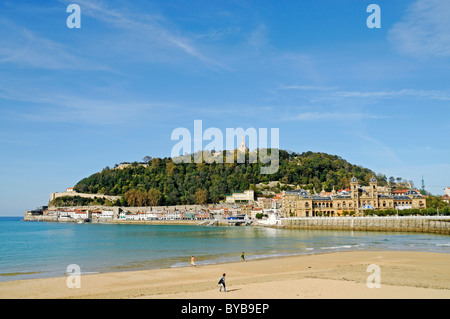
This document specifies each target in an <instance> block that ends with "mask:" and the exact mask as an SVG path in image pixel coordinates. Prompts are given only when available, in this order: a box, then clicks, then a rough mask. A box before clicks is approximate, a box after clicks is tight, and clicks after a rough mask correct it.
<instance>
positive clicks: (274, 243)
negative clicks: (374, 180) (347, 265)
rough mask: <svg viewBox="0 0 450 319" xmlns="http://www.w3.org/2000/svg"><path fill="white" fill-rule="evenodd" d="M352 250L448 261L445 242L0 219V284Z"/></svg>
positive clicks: (389, 235)
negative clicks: (74, 268)
mask: <svg viewBox="0 0 450 319" xmlns="http://www.w3.org/2000/svg"><path fill="white" fill-rule="evenodd" d="M355 250H369V251H370V250H372V251H373V250H406V251H423V252H439V253H450V236H448V235H438V234H422V233H394V232H361V231H325V230H324V231H321V230H297V229H275V228H267V227H255V226H249V227H245V226H240V227H236V226H229V227H217V226H213V227H207V226H197V225H129V224H127V225H118V224H99V223H84V224H76V223H50V222H27V221H23V220H22V218H21V217H0V281H8V280H18V279H28V278H43V277H54V276H64V275H65V274H66V272H67V267H68V266H69V265H71V264H76V265H78V266H79V267H80V269H81V272H82V274H83V273H84V274H89V273H102V272H111V271H123V270H141V269H154V268H168V267H185V266H189V264H190V256H195V261H196V264H197V265H198V266H201V265H205V264H215V263H224V262H230V261H239V259H240V255H241V253H242V252H245V256H246V259H247V260H253V259H259V258H269V257H279V256H289V255H301V254H318V253H327V252H334V251H355Z"/></svg>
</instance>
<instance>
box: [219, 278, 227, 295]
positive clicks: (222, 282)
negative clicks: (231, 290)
mask: <svg viewBox="0 0 450 319" xmlns="http://www.w3.org/2000/svg"><path fill="white" fill-rule="evenodd" d="M219 285H220V289H219V291H220V292H221V291H222V287H223V291H224V292H227V289H226V287H225V274H223V275H222V278H220V280H219Z"/></svg>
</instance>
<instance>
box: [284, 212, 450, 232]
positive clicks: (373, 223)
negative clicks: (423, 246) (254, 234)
mask: <svg viewBox="0 0 450 319" xmlns="http://www.w3.org/2000/svg"><path fill="white" fill-rule="evenodd" d="M279 227H283V228H296V229H310V230H313V229H322V230H359V231H395V232H422V233H436V234H445V235H450V216H411V217H403V216H399V217H396V216H389V217H304V218H282V219H281V221H280V224H279Z"/></svg>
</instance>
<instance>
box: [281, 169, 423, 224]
mask: <svg viewBox="0 0 450 319" xmlns="http://www.w3.org/2000/svg"><path fill="white" fill-rule="evenodd" d="M408 208H419V209H420V208H426V200H425V197H423V196H422V195H421V194H420V192H418V191H417V190H413V189H410V190H408V191H407V192H406V193H405V194H404V195H394V194H392V193H391V192H390V191H389V189H388V188H386V187H379V186H378V183H377V180H376V178H375V177H372V178H371V179H370V182H369V186H365V187H364V186H359V184H358V180H357V179H356V178H355V177H353V178H352V179H351V181H350V189H349V190H345V191H340V192H335V191H334V190H333V192H331V193H325V192H324V191H322V192H321V193H320V194H313V195H311V194H310V193H309V192H308V191H306V190H304V189H297V190H293V191H285V192H283V196H282V213H283V215H284V217H315V216H340V215H343V214H344V212H345V211H353V212H355V213H356V214H357V215H360V214H362V212H363V211H364V210H366V209H374V210H384V209H408Z"/></svg>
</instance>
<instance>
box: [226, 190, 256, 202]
mask: <svg viewBox="0 0 450 319" xmlns="http://www.w3.org/2000/svg"><path fill="white" fill-rule="evenodd" d="M225 196H226V198H225V202H226V203H227V204H239V203H241V204H242V203H253V202H254V200H255V192H254V191H253V190H246V191H238V192H233V193H231V194H226V195H225Z"/></svg>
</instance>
